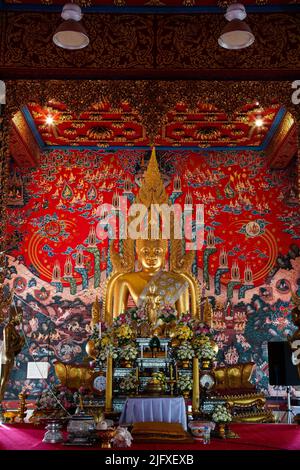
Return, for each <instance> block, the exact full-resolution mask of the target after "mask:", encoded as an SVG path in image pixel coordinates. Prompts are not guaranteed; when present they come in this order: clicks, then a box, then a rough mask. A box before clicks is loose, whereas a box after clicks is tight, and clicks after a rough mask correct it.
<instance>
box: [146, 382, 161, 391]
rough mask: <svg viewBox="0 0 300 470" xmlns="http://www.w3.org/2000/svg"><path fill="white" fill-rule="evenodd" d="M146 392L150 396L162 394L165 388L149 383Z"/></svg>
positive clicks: (158, 384)
mask: <svg viewBox="0 0 300 470" xmlns="http://www.w3.org/2000/svg"><path fill="white" fill-rule="evenodd" d="M146 391H147V392H148V393H150V394H161V393H162V392H163V388H162V386H161V384H160V383H154V382H149V383H148V385H147V387H146Z"/></svg>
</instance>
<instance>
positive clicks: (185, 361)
mask: <svg viewBox="0 0 300 470" xmlns="http://www.w3.org/2000/svg"><path fill="white" fill-rule="evenodd" d="M181 366H182V368H183V369H188V368H189V367H190V361H189V360H188V359H183V360H182V361H181Z"/></svg>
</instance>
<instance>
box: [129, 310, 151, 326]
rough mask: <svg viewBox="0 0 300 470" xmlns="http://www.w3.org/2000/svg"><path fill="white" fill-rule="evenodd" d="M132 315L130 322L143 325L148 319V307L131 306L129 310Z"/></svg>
mask: <svg viewBox="0 0 300 470" xmlns="http://www.w3.org/2000/svg"><path fill="white" fill-rule="evenodd" d="M127 313H128V315H129V316H130V323H131V322H135V323H136V325H137V326H139V325H141V323H144V322H145V321H148V315H147V311H146V309H145V308H144V307H143V306H141V307H138V308H131V309H129V310H128V311H127Z"/></svg>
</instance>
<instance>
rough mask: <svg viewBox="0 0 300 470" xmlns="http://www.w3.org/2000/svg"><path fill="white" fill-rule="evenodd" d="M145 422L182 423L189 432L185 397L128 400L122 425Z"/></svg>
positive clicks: (123, 412) (122, 417)
mask: <svg viewBox="0 0 300 470" xmlns="http://www.w3.org/2000/svg"><path fill="white" fill-rule="evenodd" d="M145 421H147V422H148V421H152V422H153V421H154V422H165V423H180V424H181V425H182V427H183V429H184V430H185V431H186V430H187V416H186V408H185V401H184V398H183V397H164V398H161V397H145V398H144V397H141V398H127V400H126V402H125V405H124V408H123V411H122V414H121V417H120V421H119V423H120V424H133V423H139V422H145Z"/></svg>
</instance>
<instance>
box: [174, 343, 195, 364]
mask: <svg viewBox="0 0 300 470" xmlns="http://www.w3.org/2000/svg"><path fill="white" fill-rule="evenodd" d="M176 355H177V358H178V359H180V360H183V361H186V360H190V359H193V357H194V356H195V352H194V350H193V347H192V345H191V344H190V343H188V342H187V341H184V342H183V343H181V345H180V346H179V347H178V348H177V351H176Z"/></svg>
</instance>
